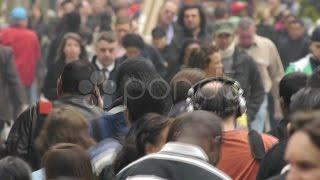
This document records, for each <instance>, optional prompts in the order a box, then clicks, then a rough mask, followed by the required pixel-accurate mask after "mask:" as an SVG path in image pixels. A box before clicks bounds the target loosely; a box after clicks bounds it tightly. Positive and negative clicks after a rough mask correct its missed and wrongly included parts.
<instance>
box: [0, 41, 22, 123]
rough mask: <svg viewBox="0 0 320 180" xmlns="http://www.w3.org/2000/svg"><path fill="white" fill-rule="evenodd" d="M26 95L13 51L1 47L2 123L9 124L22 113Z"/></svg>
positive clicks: (0, 100)
mask: <svg viewBox="0 0 320 180" xmlns="http://www.w3.org/2000/svg"><path fill="white" fill-rule="evenodd" d="M24 93H25V92H24V90H23V89H22V85H21V82H20V79H19V76H18V74H17V71H16V67H15V64H14V61H13V53H12V50H11V49H10V48H8V47H4V46H1V45H0V121H5V122H9V121H10V119H14V118H15V117H16V115H17V113H19V112H21V110H22V109H21V108H22V105H23V104H24V103H25V94H24Z"/></svg>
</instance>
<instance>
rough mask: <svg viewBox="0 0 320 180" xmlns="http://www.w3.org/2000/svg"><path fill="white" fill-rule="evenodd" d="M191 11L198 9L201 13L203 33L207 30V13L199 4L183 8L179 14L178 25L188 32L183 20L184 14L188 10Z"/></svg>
mask: <svg viewBox="0 0 320 180" xmlns="http://www.w3.org/2000/svg"><path fill="white" fill-rule="evenodd" d="M190 9H197V10H198V12H199V16H200V21H201V22H200V27H201V31H204V30H205V28H206V16H205V13H204V11H203V9H202V7H201V6H200V5H199V4H192V5H185V6H183V7H182V8H181V9H180V11H179V13H178V24H179V25H180V26H181V27H182V28H183V29H184V30H186V27H185V25H184V22H183V19H184V13H185V12H186V11H187V10H190Z"/></svg>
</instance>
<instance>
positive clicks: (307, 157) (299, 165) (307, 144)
mask: <svg viewBox="0 0 320 180" xmlns="http://www.w3.org/2000/svg"><path fill="white" fill-rule="evenodd" d="M285 159H286V160H287V162H288V163H289V164H290V165H291V168H290V171H289V173H288V176H287V180H317V179H320V149H319V148H318V147H317V146H315V144H313V142H312V141H311V139H310V137H309V136H308V135H307V134H306V133H305V132H303V131H298V132H296V133H295V134H293V135H292V137H291V138H290V140H289V142H288V145H287V149H286V153H285Z"/></svg>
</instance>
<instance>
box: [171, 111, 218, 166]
mask: <svg viewBox="0 0 320 180" xmlns="http://www.w3.org/2000/svg"><path fill="white" fill-rule="evenodd" d="M206 139H208V140H210V142H212V140H214V141H213V142H215V144H214V146H215V147H211V145H210V149H211V150H210V151H213V150H212V149H213V148H214V149H216V152H215V153H214V154H215V156H216V157H211V158H210V156H209V161H210V163H212V164H213V165H215V164H217V163H218V161H219V154H220V144H221V140H222V126H221V120H220V118H219V117H218V116H216V115H215V114H213V113H211V112H208V111H194V112H188V113H184V114H182V115H179V116H178V117H177V118H175V119H174V121H173V122H172V124H171V127H170V130H169V133H168V138H167V141H168V142H170V141H178V142H182V143H188V144H194V145H197V146H200V147H201V148H203V149H204V150H205V148H204V147H203V146H204V142H203V141H204V140H206ZM206 145H208V144H207V143H206ZM206 153H208V152H206Z"/></svg>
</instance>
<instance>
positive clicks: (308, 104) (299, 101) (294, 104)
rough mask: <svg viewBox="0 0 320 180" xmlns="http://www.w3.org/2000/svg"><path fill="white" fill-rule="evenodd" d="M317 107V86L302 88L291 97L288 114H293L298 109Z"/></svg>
mask: <svg viewBox="0 0 320 180" xmlns="http://www.w3.org/2000/svg"><path fill="white" fill-rule="evenodd" d="M317 109H320V90H319V89H318V88H312V87H305V88H302V89H300V90H299V91H298V92H297V93H296V94H294V95H293V96H292V98H291V103H290V114H294V113H295V112H299V111H303V112H308V111H312V110H317Z"/></svg>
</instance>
